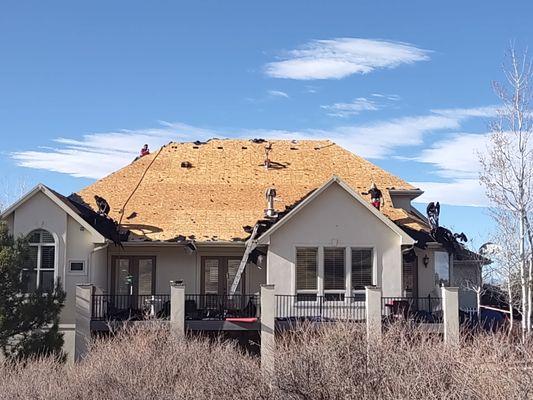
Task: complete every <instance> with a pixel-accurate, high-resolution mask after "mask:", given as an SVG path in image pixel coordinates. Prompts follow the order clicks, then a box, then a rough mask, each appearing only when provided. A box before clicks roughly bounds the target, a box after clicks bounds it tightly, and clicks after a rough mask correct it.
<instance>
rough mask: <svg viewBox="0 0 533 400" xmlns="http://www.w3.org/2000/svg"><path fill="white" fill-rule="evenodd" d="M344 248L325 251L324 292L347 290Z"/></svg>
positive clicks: (326, 249)
mask: <svg viewBox="0 0 533 400" xmlns="http://www.w3.org/2000/svg"><path fill="white" fill-rule="evenodd" d="M344 255H345V250H344V248H343V247H341V248H339V247H332V248H325V249H324V290H345V289H346V281H345V279H346V270H345V265H344V258H345V257H344Z"/></svg>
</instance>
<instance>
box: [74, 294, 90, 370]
mask: <svg viewBox="0 0 533 400" xmlns="http://www.w3.org/2000/svg"><path fill="white" fill-rule="evenodd" d="M93 295H94V286H93V285H90V284H87V285H78V286H76V331H75V336H74V360H75V361H79V360H81V359H82V358H83V357H84V356H85V354H87V349H88V345H89V342H90V341H91V319H92V317H93V306H94V303H93Z"/></svg>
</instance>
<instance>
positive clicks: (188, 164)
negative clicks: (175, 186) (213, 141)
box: [181, 161, 192, 169]
mask: <svg viewBox="0 0 533 400" xmlns="http://www.w3.org/2000/svg"><path fill="white" fill-rule="evenodd" d="M181 168H187V169H189V168H192V164H191V163H190V162H189V161H182V162H181Z"/></svg>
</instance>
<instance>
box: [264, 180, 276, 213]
mask: <svg viewBox="0 0 533 400" xmlns="http://www.w3.org/2000/svg"><path fill="white" fill-rule="evenodd" d="M265 196H266V200H267V208H266V210H265V216H266V217H267V218H276V217H277V216H278V213H277V212H276V210H275V209H274V199H275V198H276V188H274V187H270V188H268V189H267V191H266V193H265Z"/></svg>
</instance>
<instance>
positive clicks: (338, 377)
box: [0, 324, 533, 400]
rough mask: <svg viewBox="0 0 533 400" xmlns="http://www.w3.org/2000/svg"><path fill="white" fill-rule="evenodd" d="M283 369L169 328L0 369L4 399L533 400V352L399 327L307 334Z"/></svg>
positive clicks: (496, 338)
mask: <svg viewBox="0 0 533 400" xmlns="http://www.w3.org/2000/svg"><path fill="white" fill-rule="evenodd" d="M276 352H277V355H276V360H277V363H276V369H275V371H274V372H273V374H272V375H268V374H266V373H262V372H261V369H260V365H259V360H258V359H257V358H255V357H253V356H250V355H247V354H246V353H245V352H243V351H242V350H240V349H239V348H237V347H236V346H235V345H234V344H232V343H230V342H224V341H220V340H219V341H216V340H215V341H213V340H207V339H202V338H197V337H196V338H188V339H186V340H183V339H179V338H175V337H173V336H171V335H170V334H169V332H168V330H166V329H164V328H149V329H147V328H143V329H138V330H131V331H127V332H122V333H120V334H118V335H116V336H115V337H113V338H111V339H105V340H100V341H98V342H96V343H95V344H94V346H93V348H92V349H91V352H90V354H89V356H88V357H87V358H86V359H85V360H84V361H83V362H81V363H79V364H76V365H73V366H64V365H61V364H60V363H58V362H56V361H54V360H51V359H43V360H33V361H31V362H29V363H27V364H26V365H14V366H13V365H12V366H10V365H3V366H0V399H83V400H85V399H87V400H88V399H91V400H92V399H95V400H97V399H117V400H121V399H352V398H353V399H376V398H379V399H407V398H410V399H486V398H506V399H524V398H533V393H532V389H533V370H532V367H533V364H532V355H533V348H532V347H531V346H530V344H529V343H526V344H520V343H514V342H512V341H511V340H509V339H508V338H507V337H505V336H504V335H498V334H496V335H494V334H478V335H476V336H473V337H471V338H469V339H468V340H464V341H463V343H461V345H460V346H459V347H456V348H454V347H450V346H446V345H445V344H444V343H443V342H442V339H441V338H439V337H438V336H435V335H431V334H428V333H424V332H423V331H422V330H420V329H412V328H406V327H404V326H401V325H397V326H393V327H392V328H391V329H388V330H387V332H385V333H384V336H383V338H382V340H381V341H380V342H379V343H373V344H369V343H367V341H366V336H365V330H364V326H362V325H353V324H352V325H350V324H336V325H332V326H327V327H322V328H318V329H317V328H313V327H312V326H302V327H300V328H299V329H298V330H296V331H295V332H293V333H290V334H284V335H283V336H280V337H279V338H278V346H277V349H276Z"/></svg>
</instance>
